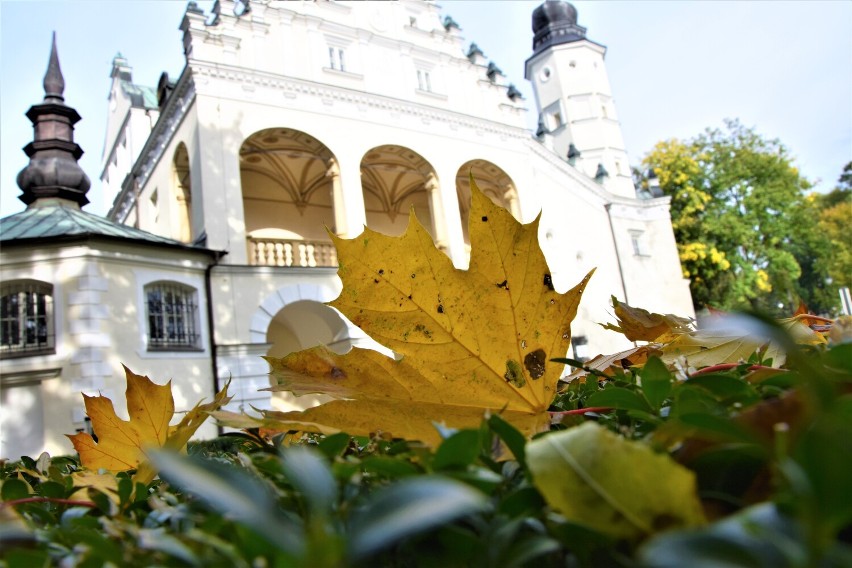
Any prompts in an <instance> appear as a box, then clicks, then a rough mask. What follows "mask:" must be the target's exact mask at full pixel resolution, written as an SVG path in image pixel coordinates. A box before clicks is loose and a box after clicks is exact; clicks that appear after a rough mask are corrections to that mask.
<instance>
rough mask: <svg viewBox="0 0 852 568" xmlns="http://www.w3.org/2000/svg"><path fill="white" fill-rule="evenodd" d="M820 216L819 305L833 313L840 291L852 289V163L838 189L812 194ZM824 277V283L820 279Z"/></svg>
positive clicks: (816, 257)
mask: <svg viewBox="0 0 852 568" xmlns="http://www.w3.org/2000/svg"><path fill="white" fill-rule="evenodd" d="M809 197H810V201H811V202H812V204H813V206H814V208H815V210H816V213H815V214H816V216H817V228H818V235H819V238H821V239H822V241H823V245H822V248H821V252H822V254H815V255H813V257H812V258H813V261H812V262H813V263H814V264H815V265H816V269H815V271H814V273H815V275H814V277H813V280H814V283H813V284H814V289H815V290H816V292H817V294H816V296H817V298H815V300H816V302H817V303H815V306H827V308H826V309H825V310H824V311H831V308H832V307H836V306H837V305H838V304H839V300H838V298H839V295H838V289H839V288H841V287H849V286H852V238H850V236H849V219H852V162H849V163H847V164H846V166H845V167H844V168H843V173H841V174H840V177H839V179H838V180H837V186H836V187H835V188H834V189H833V190H832V191H830V192H829V193H826V194H812V195H811V196H809ZM820 278H821V280H820Z"/></svg>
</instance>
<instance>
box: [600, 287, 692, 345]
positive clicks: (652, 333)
mask: <svg viewBox="0 0 852 568" xmlns="http://www.w3.org/2000/svg"><path fill="white" fill-rule="evenodd" d="M612 307H613V309H614V311H615V317H616V318H618V325H613V324H611V323H608V324H600V325H601V326H602V327H603V328H604V329H610V330H612V331H617V332H619V333H622V334H624V336H625V337H626V338H627V339H629V340H630V341H656V342H660V343H663V342H666V341H670V340H672V339H674V338H675V337H676V336H677V335H680V334H682V333H687V332H689V331H692V320H691V319H689V318H683V317H680V316H675V315H672V314H656V313H652V312H649V311H648V310H645V309H642V308H635V307H633V306H629V305H627V304H625V303H624V302H619V301H618V299H617V298H616V297H615V296H613V297H612Z"/></svg>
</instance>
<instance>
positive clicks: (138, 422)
mask: <svg viewBox="0 0 852 568" xmlns="http://www.w3.org/2000/svg"><path fill="white" fill-rule="evenodd" d="M124 372H125V375H126V377H127V391H126V398H127V413H128V414H129V415H130V420H129V421H126V420H122V419H120V418H119V417H118V416H117V415H116V414H115V410H114V408H113V404H112V401H111V400H110V399H109V398H107V397H105V396H86V395H83V399H84V401H85V405H86V414H88V416H89V418H90V419H91V420H92V429H93V430H94V431H95V434H97V436H98V441H97V442H95V440H94V439H93V438H92V437H91V436H90V435H89V434H86V433H85V432H80V433H78V434H75V435H73V436H68V438H70V439H71V442H72V443H73V444H74V449H75V450H77V452H78V453H79V454H80V462H81V463H82V464H83V466H84V467H87V468H89V469H94V470H98V469H106V470H109V471H113V472H116V471H125V470H128V469H135V468H136V467H137V466H138V465H139V463H140V462H141V461H142V460H143V459H144V455H145V454H144V452H143V451H142V448H143V446H158V447H159V446H162V445H163V444H164V443H165V442H166V438H167V437H168V434H169V421H170V420H171V419H172V416H173V415H174V412H175V403H174V399H172V388H171V381H169V383H167V384H165V385H157V384H155V383H154V382H152V381H151V379H149V378H148V377H142V376H139V375H137V374H135V373H133V372H132V371H131V370H130V369H128V368H127V367H125V368H124Z"/></svg>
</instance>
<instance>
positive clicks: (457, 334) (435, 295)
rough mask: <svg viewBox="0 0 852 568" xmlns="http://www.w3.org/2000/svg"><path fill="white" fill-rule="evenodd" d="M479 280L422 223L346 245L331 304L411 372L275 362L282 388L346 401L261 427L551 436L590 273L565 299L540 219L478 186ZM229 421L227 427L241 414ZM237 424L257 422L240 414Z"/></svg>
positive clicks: (377, 365) (336, 358) (364, 358)
mask: <svg viewBox="0 0 852 568" xmlns="http://www.w3.org/2000/svg"><path fill="white" fill-rule="evenodd" d="M471 194H472V196H471V199H472V203H471V211H470V239H471V258H470V267H469V269H468V270H466V271H464V270H458V269H456V268H454V267H453V265H452V262H451V261H450V259H449V258H448V257H447V256H446V255H445V254H444V253H443V252H441V251H440V250H438V249H437V248H435V245H434V243H433V241H432V237H431V236H430V235H429V233H428V232H427V231H426V229H425V228H423V226H422V225H421V224H420V223H419V222H418V221H417V219H416V217H415V216H414V213H413V211H412V213H411V216H410V220H409V225H408V229H407V230H406V232H405V234H403V235H402V236H400V237H389V236H386V235H382V234H380V233H377V232H375V231H372V230H370V229H365V230H364V232H363V233H362V234H361V235H360V236H358V237H356V238H355V239H352V240H343V239H340V238H337V237H334V236H333V238H334V242H335V245H336V247H337V256H338V259H339V263H340V269H339V275H340V278H341V280H342V281H343V291H342V292H341V294H340V296H339V297H338V298H337V299H336V300H334V301H333V302H331V303H330V305H331V306H332V307H334V308H337V309H338V310H340V311H341V312H342V313H343V314H344V315H346V316H347V317H348V318H349V319H350V320H351V321H352V322H353V323H355V324H356V325H358V326H359V327H360V328H361V329H363V330H364V331H365V332H366V333H367V334H368V335H370V336H371V337H372V338H373V339H375V340H376V341H378V342H379V343H381V344H383V345H385V346H387V347H389V348H390V349H392V350H393V351H394V352H396V353H397V354H398V355H401V359H400V360H394V359H391V358H388V357H386V356H384V355H382V354H380V353H377V352H375V351H370V350H364V349H358V348H355V349H353V350H352V351H351V352H349V353H348V354H346V355H342V356H341V355H335V354H334V353H332V352H330V351H329V350H327V349H325V348H323V347H317V348H313V349H308V350H305V351H300V352H297V353H293V354H290V355H288V356H287V357H285V358H283V359H275V358H268V361H269V362H270V364H271V366H272V376H273V377H274V378H275V379H277V381H278V382H279V384H278V385H277V386H275V387H273V388H272V389H271V390H283V391H289V392H293V393H294V394H297V395H301V394H307V393H321V394H327V395H330V396H332V397H334V398H335V399H336V400H332V401H331V402H327V403H325V404H322V405H320V406H317V407H314V408H310V409H308V410H305V411H302V412H264V413H263V414H262V417H261V418H260V419H258V420H257V421H256V422H254V424H255V425H261V426H264V427H267V428H278V429H281V430H293V429H304V430H308V431H320V432H325V433H330V432H336V431H346V432H348V433H349V434H353V435H366V434H369V433H371V432H375V431H378V430H381V431H383V432H386V433H390V434H392V435H394V436H398V437H403V438H407V439H416V440H421V441H423V442H426V443H435V442H437V441H439V439H440V438H439V435H438V432H437V430H436V429H435V427H434V423H435V422H443V423H445V424H446V425H447V426H449V427H453V428H464V427H477V426H478V425H479V424H480V423H481V421H482V419H483V417H484V416H485V415H486V414H487V413H489V412H492V413H500V414H501V416H503V418H504V419H506V420H507V421H509V422H511V423H512V424H514V425H515V426H516V427H518V428H519V429H520V430H522V431H523V432H525V433H526V434H528V435H531V434H533V433H534V432H536V431H540V430H542V429H545V428H547V426H548V424H549V422H550V418H549V415H548V413H547V410H548V407H549V405H550V403H551V401H552V400H553V398H554V396H555V394H556V386H557V382H558V380H559V376H560V374H561V372H562V369H563V365H562V364H561V363H555V362H551V361H550V359H552V358H555V357H564V356H565V354H566V352H567V350H568V345H569V343H570V337H571V335H570V325H571V321H572V320H573V319H574V316H575V315H576V313H577V305H578V304H579V301H580V297H581V295H582V292H583V289H584V288H585V286H586V283H587V282H588V280H589V278H590V277H591V274H592V273H591V272H590V273H589V274H588V275H587V276H586V277H585V278H584V279H583V280H582V281H581V282H580V283H579V284H578V285H577V286H576V287H574V288H573V289H572V290H570V291H568V292H567V293H559V292H557V291H556V290H554V287H553V282H552V279H551V275H550V270H549V269H548V267H547V263H546V261H545V259H544V255H543V253H542V252H541V249H540V248H539V246H538V239H537V235H538V219H536V220H535V221H533V222H532V223H529V224H527V225H522V224H520V223H518V222H517V221H516V220H515V219H514V218H513V217H512V216H511V214H509V212H507V211H506V210H505V209H502V208H500V207H498V206H497V205H495V204H494V203H492V202H491V201H490V200H489V199H488V198H487V197H486V196H485V195H484V194H482V193H481V191H480V190H479V188H478V187H477V186H476V182H475V181H473V180H471ZM216 416H217V418H219V419H224V420H225V422H226V423H229V422H228V418H229V415H227V414H223V413H218V414H217V415H216ZM230 418H234V419H235V421H234V423H235V424H239V425H241V426H245V425H246V423H247V422H246V420H248V422H249V423H252V420H251V419H246V418H242V419H238V418H236V417H234V416H233V415H231V416H230Z"/></svg>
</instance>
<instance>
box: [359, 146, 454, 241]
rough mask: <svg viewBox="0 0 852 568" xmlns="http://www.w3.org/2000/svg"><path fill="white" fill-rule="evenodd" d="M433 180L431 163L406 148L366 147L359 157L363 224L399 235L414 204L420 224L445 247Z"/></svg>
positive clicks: (406, 224)
mask: <svg viewBox="0 0 852 568" xmlns="http://www.w3.org/2000/svg"><path fill="white" fill-rule="evenodd" d="M437 179H438V178H437V175H436V174H435V169H434V168H433V167H432V165H431V164H430V163H429V162H428V161H426V159H425V158H423V156H421V155H420V154H418V153H417V152H415V151H413V150H411V149H409V148H406V147H404V146H396V145H384V146H376V147H375V148H372V149H370V150H368V151H367V152H366V153H365V154H364V157H363V158H362V159H361V186H362V188H363V191H364V209H365V213H366V218H367V226H368V227H370V228H371V229H373V230H376V231H379V232H380V233H384V234H387V235H400V234H402V233H403V232H404V231H405V229H406V227H407V226H408V212H409V210H410V209H411V207H414V212H415V215H417V219H418V220H419V221H420V223H422V224H423V226H424V227H426V229H427V230H428V231H429V233H430V234H431V235H432V238H433V239H435V241H436V242H437V244H438V245H439V246H445V245H446V236H445V235H444V234H443V233H444V232H445V231H444V230H442V224H441V221H442V219H443V210H442V209H443V208H442V206H441V197H440V190H439V186H438V181H437Z"/></svg>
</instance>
